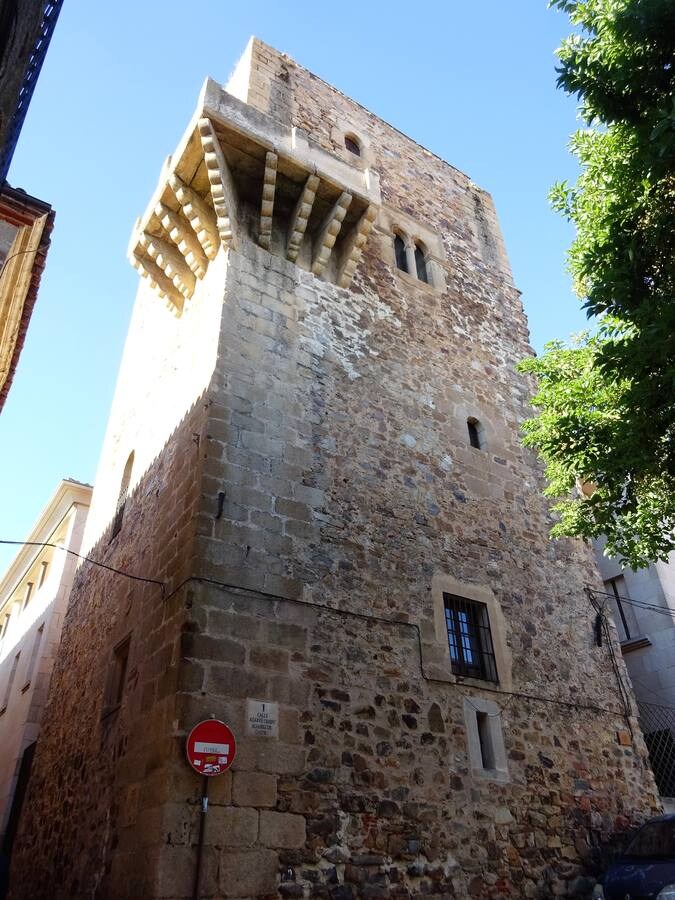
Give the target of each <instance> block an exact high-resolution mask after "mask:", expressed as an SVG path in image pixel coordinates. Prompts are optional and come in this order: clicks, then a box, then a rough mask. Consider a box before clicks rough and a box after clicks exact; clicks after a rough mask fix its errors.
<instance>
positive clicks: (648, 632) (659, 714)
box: [595, 541, 675, 809]
mask: <svg viewBox="0 0 675 900" xmlns="http://www.w3.org/2000/svg"><path fill="white" fill-rule="evenodd" d="M603 549H604V541H598V542H597V543H596V547H595V551H596V558H597V562H598V567H599V569H600V573H601V576H602V580H603V582H604V595H603V597H602V599H603V600H604V602H605V604H606V605H607V606H608V607H609V608H610V609H611V612H612V618H613V621H614V623H615V625H616V630H617V633H618V638H619V641H620V644H621V652H622V654H623V657H624V660H625V662H626V666H627V668H628V672H629V674H630V679H631V682H632V685H633V691H634V693H635V698H636V700H637V703H638V708H639V710H640V724H641V726H642V730H643V732H644V737H645V742H646V744H647V747H648V749H649V757H650V760H651V764H652V768H653V769H654V776H655V778H656V783H657V785H658V788H659V792H660V793H661V796H662V797H663V798H664V803H665V805H666V806H667V807H668V808H669V809H671V808H672V809H675V566H674V565H673V562H672V561H669V562H667V563H665V562H656V563H652V564H651V565H650V566H649V567H648V568H646V569H640V570H638V571H637V572H633V571H632V570H631V569H624V568H623V567H622V566H621V564H620V562H619V561H618V560H617V559H615V558H611V557H607V556H604V555H603Z"/></svg>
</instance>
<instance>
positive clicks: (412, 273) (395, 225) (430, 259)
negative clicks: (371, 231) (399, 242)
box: [378, 206, 446, 293]
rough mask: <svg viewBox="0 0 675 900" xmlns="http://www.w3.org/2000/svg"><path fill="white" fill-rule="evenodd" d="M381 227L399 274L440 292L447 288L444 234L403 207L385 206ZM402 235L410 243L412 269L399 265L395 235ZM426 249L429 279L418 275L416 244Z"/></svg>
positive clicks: (389, 258) (387, 255)
mask: <svg viewBox="0 0 675 900" xmlns="http://www.w3.org/2000/svg"><path fill="white" fill-rule="evenodd" d="M378 226H379V228H378V230H379V231H380V234H381V236H382V240H383V245H384V246H383V256H384V258H385V260H386V261H387V262H388V263H389V265H390V266H391V268H392V271H393V272H394V273H395V275H396V276H397V278H400V279H401V281H404V282H406V283H408V284H414V285H415V286H416V287H420V288H422V289H423V290H429V291H432V292H433V293H438V292H441V291H444V290H445V287H446V282H445V268H446V261H445V251H444V249H443V242H442V240H441V237H440V235H439V234H438V233H437V232H434V231H433V230H432V229H430V228H428V227H427V226H425V225H423V224H422V223H421V222H418V221H416V220H415V219H413V218H411V217H410V216H407V215H406V214H405V213H403V212H401V211H400V210H395V209H391V208H387V207H384V206H383V207H382V209H381V211H380V217H379V220H378ZM396 235H398V236H399V237H400V238H402V239H403V241H404V243H405V245H406V253H407V262H408V271H407V272H404V271H403V270H402V269H399V268H398V265H397V263H396V254H395V251H394V238H395V237H396ZM416 246H417V247H419V249H420V250H422V252H423V253H424V264H425V267H426V272H427V281H422V280H421V279H420V278H418V277H417V263H416V261H415V247H416Z"/></svg>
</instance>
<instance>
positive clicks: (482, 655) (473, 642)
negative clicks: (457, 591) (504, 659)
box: [443, 594, 499, 682]
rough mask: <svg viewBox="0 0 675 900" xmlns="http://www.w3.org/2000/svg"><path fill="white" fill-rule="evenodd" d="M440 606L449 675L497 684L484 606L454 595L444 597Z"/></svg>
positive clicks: (488, 625)
mask: <svg viewBox="0 0 675 900" xmlns="http://www.w3.org/2000/svg"><path fill="white" fill-rule="evenodd" d="M443 604H444V606H445V625H446V628H447V632H448V647H449V650H450V661H451V662H452V671H453V672H454V673H455V675H465V676H467V677H469V678H480V679H482V680H483V681H493V682H498V681H499V678H498V677H497V662H496V659H495V651H494V645H493V643H492V633H491V632H490V618H489V616H488V610H487V606H486V605H485V604H484V603H478V602H477V601H475V600H467V599H466V598H464V597H457V596H455V595H453V594H443Z"/></svg>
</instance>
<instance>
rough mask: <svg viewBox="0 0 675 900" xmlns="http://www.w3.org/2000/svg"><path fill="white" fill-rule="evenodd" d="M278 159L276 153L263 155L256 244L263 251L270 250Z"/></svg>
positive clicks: (269, 152)
mask: <svg viewBox="0 0 675 900" xmlns="http://www.w3.org/2000/svg"><path fill="white" fill-rule="evenodd" d="M278 161H279V157H278V156H277V154H276V153H272V152H271V151H268V152H267V153H266V154H265V174H264V175H263V188H262V202H261V205H260V233H259V234H258V243H259V244H260V246H261V247H263V248H264V249H265V250H269V249H270V241H271V239H272V215H273V213H274V192H275V190H276V184H277V163H278Z"/></svg>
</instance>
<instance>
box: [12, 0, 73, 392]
mask: <svg viewBox="0 0 675 900" xmlns="http://www.w3.org/2000/svg"><path fill="white" fill-rule="evenodd" d="M60 11H61V0H22V2H21V3H16V2H7V3H3V4H2V5H1V6H0V410H1V409H2V407H3V405H4V402H5V399H6V397H7V392H8V391H9V388H10V385H11V382H12V377H13V375H14V371H15V369H16V365H17V362H18V359H19V356H20V354H21V350H22V348H23V343H24V339H25V336H26V330H27V328H28V323H29V322H30V318H31V314H32V312H33V306H34V305H35V300H36V297H37V292H38V288H39V284H40V278H41V276H42V271H43V269H44V266H45V260H46V256H47V250H48V249H49V241H50V235H51V231H52V227H53V224H54V212H53V210H52V209H51V207H50V206H49V204H47V203H44V202H43V201H42V200H38V199H37V198H36V197H31V196H30V194H27V193H26V192H25V191H23V190H21V189H17V188H12V187H10V185H9V184H8V183H7V174H8V172H9V166H10V163H11V161H12V156H13V155H14V150H15V148H16V144H17V141H18V139H19V135H20V133H21V128H22V126H23V123H24V119H25V117H26V113H27V111H28V106H29V104H30V101H31V97H32V96H33V91H34V89H35V85H36V83H37V80H38V76H39V74H40V69H41V68H42V63H43V61H44V58H45V55H46V53H47V48H48V47H49V42H50V40H51V36H52V33H53V31H54V28H55V26H56V22H57V19H58V16H59V12H60Z"/></svg>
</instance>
